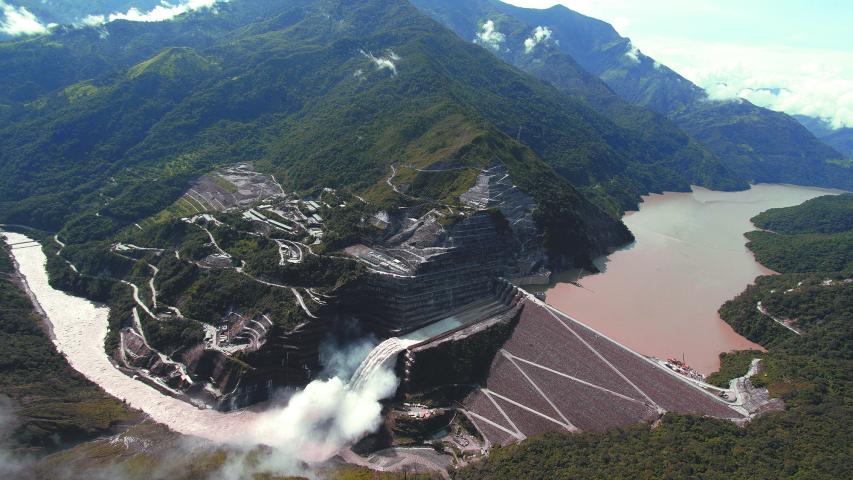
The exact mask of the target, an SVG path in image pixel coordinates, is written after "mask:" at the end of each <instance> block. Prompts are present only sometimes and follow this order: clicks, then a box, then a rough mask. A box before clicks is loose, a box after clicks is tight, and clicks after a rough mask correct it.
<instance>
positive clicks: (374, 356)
mask: <svg viewBox="0 0 853 480" xmlns="http://www.w3.org/2000/svg"><path fill="white" fill-rule="evenodd" d="M415 343H418V342H416V341H414V340H402V339H400V338H397V337H391V338H389V339H388V340H385V341H384V342H382V343H380V344H379V345H377V346H376V348H374V349H373V350H371V351H370V354H368V355H367V358H365V359H364V361H362V362H361V365H359V366H358V369H357V370H356V371H355V373H353V375H352V377H351V378H350V381H349V388H350V390H351V391H353V392H360V391H361V390H363V389H364V386H365V385H366V384H367V383H368V382H369V381H370V379H371V377H373V376H374V375H376V373H377V372H378V371H380V370H383V369H385V368H391V369H393V365H391V364H392V363H393V362H394V361H396V360H397V355H398V354H399V353H400V352H402V351H403V350H405V349H406V347H408V346H410V345H414V344H415Z"/></svg>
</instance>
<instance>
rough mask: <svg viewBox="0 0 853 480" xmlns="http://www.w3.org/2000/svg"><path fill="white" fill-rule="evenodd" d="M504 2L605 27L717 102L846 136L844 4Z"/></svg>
mask: <svg viewBox="0 0 853 480" xmlns="http://www.w3.org/2000/svg"><path fill="white" fill-rule="evenodd" d="M504 1H507V3H512V4H514V5H519V6H525V7H534V8H546V7H550V6H552V5H554V4H555V3H562V4H563V5H566V6H567V7H569V8H571V9H573V10H575V11H578V12H580V13H583V14H585V15H589V16H592V17H596V18H600V19H602V20H605V21H607V22H609V23H611V24H613V26H614V27H616V29H617V30H618V31H619V33H621V34H622V35H624V36H627V37H630V38H631V40H632V41H633V43H634V45H636V46H637V47H639V48H640V50H642V51H643V53H645V54H646V55H649V56H651V57H654V58H655V59H656V60H658V61H660V62H661V63H664V64H666V65H668V66H669V67H671V68H673V69H675V70H676V71H678V72H679V73H681V74H682V75H684V76H686V77H687V78H689V79H690V80H693V81H694V82H695V83H697V84H699V85H700V86H702V87H704V88H706V89H708V90H709V92H710V93H711V94H712V96H715V97H717V98H726V97H733V96H742V97H744V98H747V99H749V100H751V101H753V102H754V103H757V104H760V105H763V106H767V107H770V108H774V109H776V110H782V111H786V112H788V113H802V114H806V115H813V116H821V117H824V118H827V119H830V120H832V121H834V122H835V124H836V126H839V125H842V124H846V125H847V126H851V127H853V0H811V1H807V0H775V1H772V0H747V1H743V0H713V1H712V0H687V1H685V0H504ZM761 88H779V89H783V90H782V91H780V93H779V94H778V95H772V94H771V93H770V92H768V91H766V90H759V89H761Z"/></svg>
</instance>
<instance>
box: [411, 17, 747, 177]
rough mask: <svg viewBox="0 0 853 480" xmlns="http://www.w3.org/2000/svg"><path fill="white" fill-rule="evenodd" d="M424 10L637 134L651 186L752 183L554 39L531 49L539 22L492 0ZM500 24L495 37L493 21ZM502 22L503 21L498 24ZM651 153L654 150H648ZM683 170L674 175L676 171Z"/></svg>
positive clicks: (642, 167)
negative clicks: (620, 91) (623, 93)
mask: <svg viewBox="0 0 853 480" xmlns="http://www.w3.org/2000/svg"><path fill="white" fill-rule="evenodd" d="M412 3H413V4H414V5H415V6H417V7H418V8H419V9H421V10H422V11H424V12H425V13H427V14H429V15H430V16H432V17H434V18H435V19H437V20H439V21H440V22H442V23H443V24H445V25H447V26H448V27H449V28H451V29H452V30H454V31H455V32H456V33H457V34H458V35H459V36H461V37H462V38H463V39H465V40H469V39H473V41H474V43H477V44H479V45H481V46H483V47H484V48H485V49H486V50H488V51H490V52H492V53H493V54H495V55H496V56H497V57H499V58H501V59H502V60H504V61H506V62H507V63H510V64H512V65H515V66H516V67H518V68H520V69H522V70H524V71H526V72H528V73H530V74H532V75H534V76H536V77H537V78H540V79H542V80H545V81H546V82H548V83H550V84H551V85H553V86H554V87H556V88H557V89H558V90H560V91H561V92H562V93H564V94H566V95H569V96H570V97H572V98H574V99H577V100H581V101H583V102H585V103H586V104H588V105H589V106H590V107H592V108H593V109H595V110H596V111H598V112H599V113H601V114H602V115H604V116H606V117H607V118H608V119H610V120H611V121H612V122H613V123H615V124H617V125H618V126H619V127H621V128H624V129H626V130H627V131H628V132H629V135H631V136H632V138H634V142H635V143H636V145H637V146H638V147H637V153H638V154H642V155H646V156H647V157H648V158H651V159H653V160H651V161H644V162H643V163H645V165H642V166H641V165H640V164H639V163H638V162H637V163H635V165H636V168H637V169H638V170H649V166H650V165H654V167H655V168H656V170H655V171H653V172H651V171H650V172H648V176H650V177H652V178H649V179H644V182H645V185H647V188H648V189H649V190H654V191H659V190H663V189H666V190H685V189H687V188H688V187H689V185H691V184H693V185H701V186H705V187H708V188H713V189H720V190H730V189H737V188H745V187H746V183H745V182H744V181H743V180H741V179H739V178H738V177H737V176H736V175H735V174H734V173H733V172H731V171H730V170H728V169H727V168H726V167H724V166H722V165H721V164H720V163H719V160H718V159H717V158H716V157H715V156H714V154H712V153H711V152H710V151H708V149H706V148H705V147H704V146H702V145H701V144H699V143H698V142H696V141H695V140H693V139H692V138H691V137H690V136H688V135H687V134H686V133H684V131H682V130H681V129H680V128H679V127H678V126H676V125H675V124H674V123H673V122H672V121H671V120H669V119H667V118H666V117H665V116H663V115H661V114H658V113H655V112H652V111H650V110H649V109H647V108H643V107H637V106H634V105H631V104H630V103H628V102H626V101H625V100H623V99H621V98H620V97H619V96H618V95H616V93H614V92H613V90H611V89H610V87H608V86H607V84H605V83H604V82H603V81H602V80H601V79H599V78H598V77H596V76H595V75H592V74H590V73H589V72H587V71H586V70H585V69H584V68H583V67H581V66H580V65H579V64H578V63H577V62H576V61H575V60H574V59H573V58H572V57H571V56H569V55H568V54H566V53H564V52H562V51H561V50H560V49H559V48H557V47H556V46H555V45H554V44H553V43H552V42H550V41H547V40H546V41H543V42H541V43H539V44H537V45H536V46H535V48H531V49H529V50H528V49H527V48H525V47H524V42H525V40H527V39H528V38H530V37H531V32H532V31H534V29H535V27H536V26H537V25H535V24H530V23H528V22H526V21H525V20H524V19H522V18H520V17H516V16H513V15H512V14H511V12H507V11H505V9H504V8H503V7H505V5H504V4H501V3H499V2H494V1H491V0H465V1H461V2H457V1H449V0H448V1H445V0H437V1H434V0H413V1H412ZM489 21H491V22H492V23H493V24H496V25H497V24H499V28H500V31H499V32H498V31H495V32H494V33H493V34H492V36H491V37H490V36H489V32H488V31H487V30H486V29H488V28H490V27H487V24H488V22H489ZM496 22H497V23H496ZM644 152H648V153H644ZM673 171H676V172H679V174H677V175H673V174H672V172H673Z"/></svg>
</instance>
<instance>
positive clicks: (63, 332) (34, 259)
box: [3, 232, 257, 442]
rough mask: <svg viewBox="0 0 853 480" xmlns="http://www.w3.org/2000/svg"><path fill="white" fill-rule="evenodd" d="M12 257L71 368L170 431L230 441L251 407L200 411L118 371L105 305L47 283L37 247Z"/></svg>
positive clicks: (21, 238)
mask: <svg viewBox="0 0 853 480" xmlns="http://www.w3.org/2000/svg"><path fill="white" fill-rule="evenodd" d="M3 235H4V236H5V237H6V238H7V239H8V242H9V243H10V244H14V243H19V242H28V241H32V239H31V238H29V237H27V236H25V235H23V234H20V233H12V232H4V233H3ZM12 257H13V259H14V261H15V263H16V265H17V268H18V271H19V272H20V274H21V275H22V276H23V277H24V279H25V280H26V282H25V283H26V289H27V292H28V295H30V296H31V298H33V299H35V302H37V303H38V304H39V305H40V306H41V309H42V312H43V313H44V316H45V318H46V319H47V320H48V321H49V323H50V326H51V328H52V331H53V334H54V338H53V342H54V344H55V345H56V348H57V350H58V351H59V352H60V353H61V354H62V355H63V356H65V358H66V359H67V360H68V363H69V364H70V365H71V366H72V367H73V368H74V369H75V370H77V371H78V372H80V373H82V374H83V375H84V376H85V377H86V378H88V379H89V380H91V381H92V382H94V383H95V384H97V385H99V386H100V387H101V388H103V389H104V390H105V391H106V392H107V393H108V394H110V395H112V396H113V397H115V398H117V399H119V400H122V401H124V402H126V403H127V404H128V405H129V406H130V407H131V408H134V409H138V410H140V411H142V412H144V413H145V414H146V415H148V416H149V417H151V419H152V420H154V421H155V422H158V423H162V424H163V425H166V426H168V427H169V428H170V429H172V430H174V431H176V432H179V433H183V434H186V435H194V436H198V437H202V438H206V439H209V440H214V441H217V442H228V441H229V440H233V439H234V438H235V437H237V436H239V434H240V432H241V430H242V429H244V428H246V426H247V425H250V424H251V423H252V422H253V421H254V420H255V418H256V416H257V412H255V411H253V410H243V411H238V412H233V413H227V414H226V413H222V412H218V411H214V410H200V409H198V408H196V407H194V406H192V405H190V404H188V403H186V402H183V401H181V400H178V399H176V398H172V397H169V396H166V395H163V394H162V393H160V392H159V391H157V390H156V389H154V388H152V387H150V386H148V385H146V384H144V383H142V382H139V381H137V380H134V379H132V378H130V377H128V376H127V375H125V374H123V373H122V372H121V371H119V370H118V369H117V368H116V367H115V365H113V363H112V362H111V361H110V358H109V356H108V355H107V353H106V351H105V350H104V339H105V338H106V335H107V329H108V317H109V309H108V308H107V307H105V306H102V305H95V304H93V303H92V302H90V301H88V300H85V299H82V298H79V297H74V296H72V295H69V294H67V293H65V292H61V291H59V290H55V289H54V288H53V287H51V286H50V284H49V283H48V276H47V271H46V269H45V264H46V263H47V257H46V256H45V254H44V252H43V251H42V249H41V248H40V247H30V248H13V249H12ZM35 302H34V303H35Z"/></svg>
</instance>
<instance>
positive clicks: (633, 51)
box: [625, 40, 660, 68]
mask: <svg viewBox="0 0 853 480" xmlns="http://www.w3.org/2000/svg"><path fill="white" fill-rule="evenodd" d="M625 56H626V57H628V59H629V60H631V61H632V62H634V63H640V49H639V48H637V47H636V45H634V44H633V43H632V42H631V41H630V40H628V51H626V52H625ZM655 63H656V64H657V62H655ZM655 68H660V67H659V66H656V67H655Z"/></svg>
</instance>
